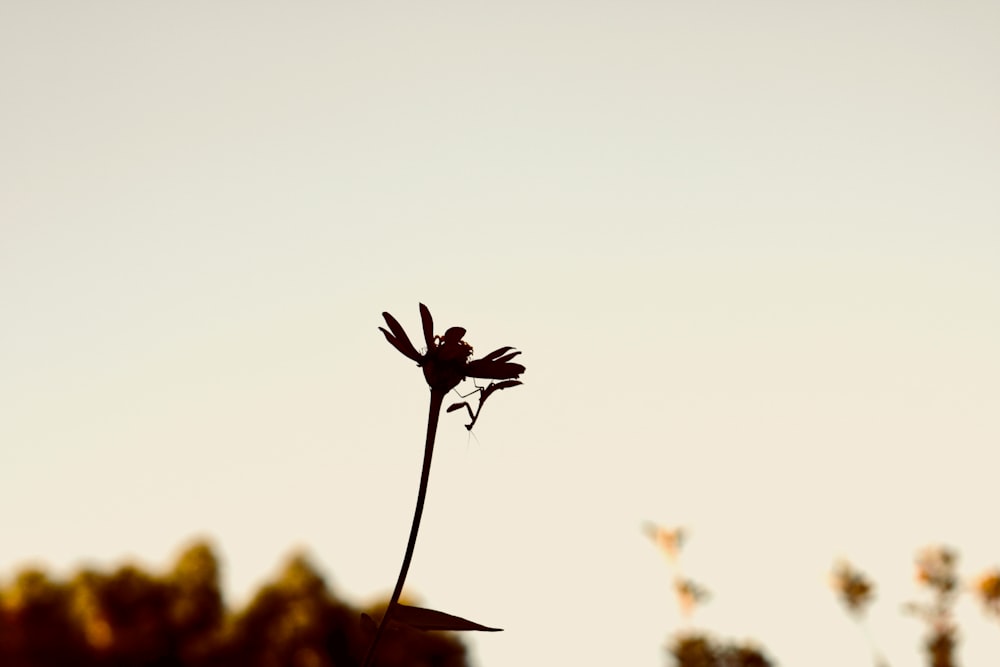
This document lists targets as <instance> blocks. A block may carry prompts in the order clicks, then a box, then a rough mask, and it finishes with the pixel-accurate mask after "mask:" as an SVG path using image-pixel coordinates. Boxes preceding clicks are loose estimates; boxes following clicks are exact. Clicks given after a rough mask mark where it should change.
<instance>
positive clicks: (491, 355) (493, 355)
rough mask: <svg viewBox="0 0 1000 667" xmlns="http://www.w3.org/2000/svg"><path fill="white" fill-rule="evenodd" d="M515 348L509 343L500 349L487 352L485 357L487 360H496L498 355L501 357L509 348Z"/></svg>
mask: <svg viewBox="0 0 1000 667" xmlns="http://www.w3.org/2000/svg"><path fill="white" fill-rule="evenodd" d="M513 349H514V348H512V347H511V346H509V345H508V346H507V347H501V348H500V349H499V350H493V351H492V352H490V353H489V354H487V355H486V356H485V357H483V359H484V360H486V361H494V360H495V359H496V358H497V357H499V356H500V355H502V354H504V353H505V352H506V351H507V350H513Z"/></svg>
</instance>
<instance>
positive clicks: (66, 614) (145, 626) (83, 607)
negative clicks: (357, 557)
mask: <svg viewBox="0 0 1000 667" xmlns="http://www.w3.org/2000/svg"><path fill="white" fill-rule="evenodd" d="M219 571H220V567H219V562H218V559H217V558H216V556H215V553H214V552H213V550H212V548H211V546H210V545H209V544H208V543H206V542H196V543H194V544H192V545H191V546H189V547H188V548H187V549H185V550H184V551H183V552H182V553H181V555H180V556H179V558H178V559H177V561H176V562H175V564H174V566H173V568H171V570H170V571H169V572H168V573H166V575H164V576H157V575H155V574H151V573H148V572H145V571H143V570H142V569H140V568H138V567H136V566H133V565H127V566H123V567H120V568H119V569H117V570H115V571H114V572H112V573H102V572H98V571H95V570H88V569H85V570H82V571H80V572H78V573H77V574H76V575H75V576H73V577H72V578H71V579H70V581H68V582H64V583H60V582H56V581H52V580H51V579H49V577H48V576H47V575H46V574H45V573H44V572H42V571H41V570H39V569H27V570H24V571H23V572H21V573H20V574H19V575H18V576H17V577H16V578H15V580H14V581H13V582H12V584H10V585H9V586H8V587H6V588H5V589H2V590H0V666H2V667H354V666H355V665H357V664H359V663H360V657H361V656H362V655H363V654H364V651H365V650H366V649H367V646H368V642H369V641H370V637H366V636H365V635H364V633H363V632H362V629H361V624H360V611H359V610H356V609H353V608H351V607H350V606H348V605H347V604H345V603H344V602H342V601H340V600H339V599H337V598H336V597H335V596H334V595H333V594H332V593H331V592H330V591H329V589H328V588H327V586H326V583H325V581H324V580H323V577H322V576H321V575H320V574H319V573H318V572H317V570H316V569H315V568H314V567H313V566H312V564H311V563H310V562H309V561H308V559H307V558H306V557H305V556H303V555H302V554H295V555H293V556H292V557H291V558H290V559H289V561H288V562H287V564H286V565H285V567H284V568H283V570H282V571H281V574H280V575H279V576H278V578H277V580H276V581H274V582H273V583H269V584H267V585H265V586H264V587H263V588H262V589H261V590H260V591H259V592H258V593H257V594H256V595H255V596H254V598H253V600H252V601H251V602H250V604H249V605H247V607H246V608H245V609H243V610H240V611H236V612H232V613H228V612H227V610H226V608H225V603H224V600H223V597H222V593H221V591H220V588H219ZM466 664H467V663H466V660H465V648H464V647H463V646H462V645H461V644H460V643H458V641H457V640H456V639H455V638H454V637H453V636H451V635H448V634H442V633H422V632H418V631H412V630H403V629H400V630H399V631H396V632H393V633H392V634H391V636H390V639H389V641H387V642H386V650H385V652H384V654H383V655H382V656H381V657H380V659H379V661H378V665H379V667H402V666H403V665H407V666H411V665H413V666H426V667H465V666H466Z"/></svg>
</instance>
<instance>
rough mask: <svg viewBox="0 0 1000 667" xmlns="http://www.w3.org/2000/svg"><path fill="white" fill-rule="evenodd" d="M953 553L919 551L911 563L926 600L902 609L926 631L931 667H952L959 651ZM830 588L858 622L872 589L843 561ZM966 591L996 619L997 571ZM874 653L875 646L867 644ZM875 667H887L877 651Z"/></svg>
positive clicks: (999, 609)
mask: <svg viewBox="0 0 1000 667" xmlns="http://www.w3.org/2000/svg"><path fill="white" fill-rule="evenodd" d="M957 566H958V553H957V552H956V551H955V550H954V549H951V548H949V547H945V546H941V545H935V546H930V547H926V548H924V549H921V550H920V551H919V552H918V554H917V558H916V572H915V578H916V580H917V583H918V584H919V585H920V586H921V587H922V588H924V589H926V590H927V591H928V592H929V593H930V596H931V597H930V600H927V601H922V602H909V603H907V604H905V605H903V610H904V611H905V612H907V613H910V614H913V615H915V616H917V617H919V618H920V619H921V620H923V621H924V622H925V623H926V624H927V627H928V632H927V636H926V637H925V639H924V648H925V650H926V654H927V659H928V664H929V665H930V667H954V666H955V665H956V664H957V662H956V657H955V653H956V650H957V648H958V638H959V633H958V627H957V626H956V624H955V618H954V613H953V612H954V607H955V602H956V601H957V598H958V596H959V594H960V593H961V591H962V587H961V585H960V583H961V579H960V577H959V574H958V567H957ZM831 583H832V585H833V589H834V590H835V591H836V592H837V593H838V595H839V597H840V599H841V601H842V602H843V603H844V605H845V606H846V607H847V610H848V612H849V613H850V614H851V615H852V616H854V617H855V618H856V619H858V620H859V622H860V621H861V618H862V617H863V615H864V613H865V611H866V610H867V607H868V605H869V604H870V602H871V600H872V598H873V595H874V585H873V584H872V583H871V582H870V581H869V580H868V578H867V577H865V576H864V575H863V574H861V572H860V571H858V570H856V569H854V567H853V566H851V565H850V564H848V563H847V562H844V561H842V562H840V563H838V564H837V565H836V566H835V567H834V570H833V573H832V575H831ZM968 589H969V590H971V591H972V593H973V594H974V595H975V596H976V597H978V598H979V600H980V602H981V603H982V605H983V611H984V612H985V613H986V614H987V615H991V616H996V617H997V618H1000V568H994V569H992V570H990V571H987V572H984V573H983V574H982V575H980V576H979V577H978V578H977V579H975V580H974V581H973V582H972V583H971V584H970V585H969V586H968ZM872 646H873V649H874V642H873V643H872ZM875 656H876V664H877V665H887V664H888V663H887V662H885V659H884V658H882V657H881V656H880V655H879V653H878V651H875Z"/></svg>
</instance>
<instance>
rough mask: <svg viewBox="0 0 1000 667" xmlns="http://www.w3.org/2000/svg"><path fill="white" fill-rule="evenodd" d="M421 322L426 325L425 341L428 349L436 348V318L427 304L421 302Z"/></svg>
mask: <svg viewBox="0 0 1000 667" xmlns="http://www.w3.org/2000/svg"><path fill="white" fill-rule="evenodd" d="M420 322H421V323H422V324H423V325H424V342H425V343H426V344H427V351H428V352H430V351H431V350H433V349H434V318H432V317H431V311H429V310H427V306H425V305H424V304H420Z"/></svg>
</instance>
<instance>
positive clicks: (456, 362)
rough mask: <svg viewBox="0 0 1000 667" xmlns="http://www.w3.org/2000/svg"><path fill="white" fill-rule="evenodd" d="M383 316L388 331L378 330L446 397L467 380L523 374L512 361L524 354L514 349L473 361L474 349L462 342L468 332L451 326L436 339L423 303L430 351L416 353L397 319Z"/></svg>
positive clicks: (504, 349)
mask: <svg viewBox="0 0 1000 667" xmlns="http://www.w3.org/2000/svg"><path fill="white" fill-rule="evenodd" d="M382 317H383V318H385V323H386V325H388V327H389V330H388V331H386V330H385V329H383V328H382V327H379V331H381V332H382V334H383V335H384V336H385V339H386V340H387V341H389V343H391V344H392V346H393V347H395V348H396V349H397V350H399V351H400V352H401V353H402V354H403V356H405V357H407V358H409V359H412V360H413V361H415V362H417V365H418V366H420V367H421V368H423V369H424V379H425V380H427V384H428V385H429V386H430V388H431V391H432V392H440V393H441V394H442V395H443V394H446V393H447V392H449V391H451V390H452V389H454V388H455V387H456V386H458V383H459V382H461V381H462V380H464V379H465V378H467V377H473V378H484V379H489V380H513V379H514V378H517V377H519V376H520V375H521V373H523V372H524V366H522V365H521V364H515V363H511V361H510V360H511V359H513V358H514V357H516V356H517V355H519V354H521V353H520V352H518V351H513V352H512V351H511V350H513V349H514V348H512V347H501V348H499V349H497V350H493V351H492V352H490V353H489V354H487V355H486V356H485V357H483V358H481V359H473V360H472V361H470V360H469V357H471V356H472V346H471V345H469V344H468V343H466V342H465V341H464V340H462V337H463V336H464V335H465V329H463V328H462V327H451V328H450V329H448V330H447V331H445V332H444V335H443V336H435V335H434V320H433V318H431V312H430V311H429V310H428V309H427V306H425V305H424V304H420V320H421V323H422V324H423V329H424V342H425V343H426V344H427V351H426V352H424V353H423V354H420V353H419V352H417V348H415V347H414V346H413V343H411V342H410V338H409V337H408V336H407V335H406V332H405V331H404V330H403V327H402V326H400V324H399V322H398V321H396V318H395V317H393V316H392V315H390V314H389V313H382ZM517 384H520V383H517ZM508 386H512V385H508Z"/></svg>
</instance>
